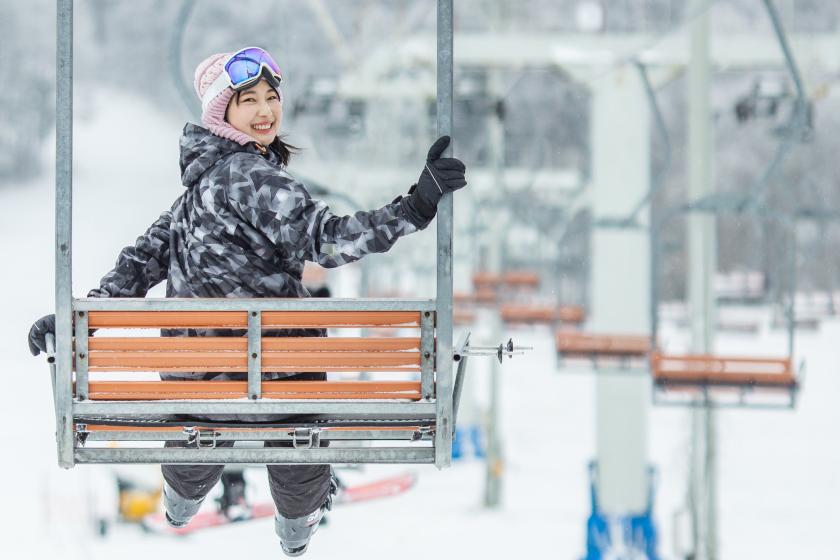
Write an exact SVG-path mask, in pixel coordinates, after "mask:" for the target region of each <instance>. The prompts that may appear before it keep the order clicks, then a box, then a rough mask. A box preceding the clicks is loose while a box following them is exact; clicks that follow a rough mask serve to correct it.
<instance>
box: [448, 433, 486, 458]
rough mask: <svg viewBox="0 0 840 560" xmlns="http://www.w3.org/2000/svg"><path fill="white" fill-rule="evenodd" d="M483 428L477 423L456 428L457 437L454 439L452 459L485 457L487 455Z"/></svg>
mask: <svg viewBox="0 0 840 560" xmlns="http://www.w3.org/2000/svg"><path fill="white" fill-rule="evenodd" d="M481 436H482V434H481V428H480V427H479V426H478V425H477V424H470V425H468V426H462V427H459V428H455V437H454V438H453V440H452V460H453V461H457V460H459V459H466V458H467V457H475V458H477V459H483V458H484V457H485V456H486V452H485V450H484V443H483V438H482V437H481Z"/></svg>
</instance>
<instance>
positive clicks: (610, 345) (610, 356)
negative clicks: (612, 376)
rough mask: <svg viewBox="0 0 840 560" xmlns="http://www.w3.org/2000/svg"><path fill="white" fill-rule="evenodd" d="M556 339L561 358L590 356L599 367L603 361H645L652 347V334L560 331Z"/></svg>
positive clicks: (588, 357)
mask: <svg viewBox="0 0 840 560" xmlns="http://www.w3.org/2000/svg"><path fill="white" fill-rule="evenodd" d="M555 342H556V349H557V357H558V359H560V360H564V359H589V360H591V361H592V363H593V365H596V366H597V365H598V364H599V363H600V362H601V361H603V360H608V361H615V360H618V361H619V362H620V363H622V364H625V365H626V364H628V363H629V362H630V361H631V360H644V359H646V358H647V356H648V354H649V352H650V350H651V341H650V337H649V336H645V335H615V334H591V333H582V332H578V331H571V330H560V331H558V332H557V335H556V338H555Z"/></svg>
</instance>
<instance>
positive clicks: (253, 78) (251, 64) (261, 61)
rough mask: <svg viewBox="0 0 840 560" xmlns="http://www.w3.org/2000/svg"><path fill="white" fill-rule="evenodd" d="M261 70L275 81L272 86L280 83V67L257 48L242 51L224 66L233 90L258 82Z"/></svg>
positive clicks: (269, 56) (268, 55)
mask: <svg viewBox="0 0 840 560" xmlns="http://www.w3.org/2000/svg"><path fill="white" fill-rule="evenodd" d="M263 68H265V69H266V70H267V71H268V74H269V75H270V76H271V77H273V78H275V79H276V81H277V83H274V84H272V85H273V86H275V87H276V86H277V85H278V84H279V83H280V81H282V77H281V75H280V67H279V66H277V63H276V62H275V61H274V59H273V58H271V55H270V54H268V53H267V52H265V51H264V50H262V49H261V48H259V47H249V48H247V49H242V50H241V51H239V52H237V53H236V54H234V55H233V56H232V57H231V58H230V60H229V61H228V62H227V64H225V72H227V75H228V77H229V78H230V83H231V85H232V86H233V89H240V88H243V87H245V86H249V85H251V84H253V83H256V82H257V81H259V79H260V77H261V76H262V74H263ZM267 77H268V76H267ZM269 81H271V80H269Z"/></svg>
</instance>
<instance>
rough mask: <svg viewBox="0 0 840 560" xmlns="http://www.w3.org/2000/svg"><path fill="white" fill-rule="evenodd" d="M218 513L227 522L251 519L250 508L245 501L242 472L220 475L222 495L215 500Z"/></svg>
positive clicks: (228, 472)
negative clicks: (225, 518)
mask: <svg viewBox="0 0 840 560" xmlns="http://www.w3.org/2000/svg"><path fill="white" fill-rule="evenodd" d="M216 501H217V503H218V504H219V512H220V513H221V514H222V515H224V516H225V517H227V519H228V520H229V521H244V520H246V519H249V518H250V517H251V507H250V506H249V505H248V502H247V501H246V499H245V477H244V475H243V473H242V471H227V470H225V471H224V472H223V473H222V495H221V497H219V498H217V499H216Z"/></svg>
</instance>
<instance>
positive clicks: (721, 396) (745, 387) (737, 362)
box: [651, 353, 803, 408]
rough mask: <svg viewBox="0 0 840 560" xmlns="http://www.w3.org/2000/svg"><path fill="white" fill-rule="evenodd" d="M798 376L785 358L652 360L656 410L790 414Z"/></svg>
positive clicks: (656, 357) (655, 357)
mask: <svg viewBox="0 0 840 560" xmlns="http://www.w3.org/2000/svg"><path fill="white" fill-rule="evenodd" d="M802 371H803V367H802V365H800V368H799V374H798V375H797V373H796V372H795V371H794V367H793V364H792V361H791V359H790V358H787V357H781V358H769V357H764V358H756V357H730V356H727V357H724V356H711V355H700V354H695V355H680V356H669V355H663V354H659V353H654V354H653V355H652V356H651V375H652V377H653V385H654V403H655V404H679V405H685V404H700V405H707V406H708V405H712V406H722V407H727V406H751V407H768V408H778V407H784V408H788V407H790V408H792V407H793V406H795V403H796V394H797V391H798V389H799V386H800V380H801V376H802ZM663 397H667V398H664V399H663Z"/></svg>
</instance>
